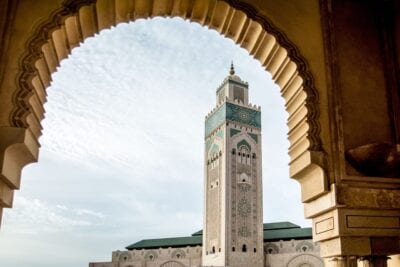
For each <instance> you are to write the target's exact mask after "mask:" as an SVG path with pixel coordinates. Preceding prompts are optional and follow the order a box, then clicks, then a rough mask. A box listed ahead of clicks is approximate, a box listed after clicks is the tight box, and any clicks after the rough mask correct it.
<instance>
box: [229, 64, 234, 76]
mask: <svg viewBox="0 0 400 267" xmlns="http://www.w3.org/2000/svg"><path fill="white" fill-rule="evenodd" d="M229 74H230V75H233V74H235V68H234V67H233V61H232V62H231V70H230V71H229Z"/></svg>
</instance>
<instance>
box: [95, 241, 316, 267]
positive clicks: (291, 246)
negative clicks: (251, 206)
mask: <svg viewBox="0 0 400 267" xmlns="http://www.w3.org/2000/svg"><path fill="white" fill-rule="evenodd" d="M263 246H264V250H263V251H264V252H262V255H263V257H264V259H265V263H264V265H263V266H265V267H322V266H324V265H323V261H322V258H321V257H320V256H319V246H318V244H316V243H313V242H312V240H311V239H303V240H289V241H283V240H281V241H272V242H266V243H264V245H263ZM201 266H208V265H203V264H202V247H201V246H194V247H193V246H187V247H182V248H173V247H169V248H159V249H139V250H131V251H114V252H113V253H112V261H111V262H96V263H90V264H89V267H201ZM214 266H216V265H214ZM228 266H229V267H230V266H232V265H228ZM247 266H248V267H251V266H253V265H247Z"/></svg>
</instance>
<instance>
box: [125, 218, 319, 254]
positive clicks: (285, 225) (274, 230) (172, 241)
mask: <svg viewBox="0 0 400 267" xmlns="http://www.w3.org/2000/svg"><path fill="white" fill-rule="evenodd" d="M202 238H203V230H200V231H197V232H195V233H193V234H192V236H186V237H172V238H159V239H144V240H141V241H139V242H136V243H134V244H132V245H129V246H127V247H126V249H128V250H132V249H152V248H168V247H186V246H201V245H202V241H203V240H202ZM311 238H312V228H311V227H307V228H301V227H300V226H298V225H296V224H294V223H291V222H276V223H264V241H277V240H291V239H311Z"/></svg>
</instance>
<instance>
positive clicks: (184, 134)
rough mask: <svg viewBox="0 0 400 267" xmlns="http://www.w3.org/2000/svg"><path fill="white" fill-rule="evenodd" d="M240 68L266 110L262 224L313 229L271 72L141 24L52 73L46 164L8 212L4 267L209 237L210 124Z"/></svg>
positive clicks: (168, 25)
mask: <svg viewBox="0 0 400 267" xmlns="http://www.w3.org/2000/svg"><path fill="white" fill-rule="evenodd" d="M231 60H233V61H234V64H235V67H236V73H237V74H238V75H239V76H240V77H241V78H242V79H243V80H246V81H248V82H249V85H250V101H251V102H252V103H254V104H257V105H261V106H262V123H263V129H262V131H263V140H262V142H263V187H264V191H263V192H264V200H263V201H264V221H265V222H273V221H291V222H294V223H297V224H300V225H302V226H309V225H310V223H309V222H308V221H307V220H305V219H303V209H302V206H301V203H300V187H299V185H298V184H297V182H296V181H294V180H291V179H290V178H289V176H288V161H289V159H288V156H287V150H288V142H287V140H286V139H287V138H286V136H287V127H286V119H287V114H286V112H285V111H284V103H283V100H282V98H281V97H280V95H279V89H278V88H277V86H276V85H275V84H274V83H273V81H272V80H271V78H270V75H269V74H268V73H267V72H265V70H264V69H263V68H262V67H261V66H260V64H259V63H258V62H257V61H255V60H254V59H253V58H252V57H251V56H249V54H248V53H247V52H246V51H245V50H243V49H241V48H240V47H238V46H237V45H235V44H234V43H233V42H232V41H231V40H229V39H226V38H224V37H222V36H221V35H219V34H218V33H217V32H215V31H210V30H208V29H207V28H204V27H201V26H200V25H198V24H194V23H189V22H187V21H183V20H182V19H161V18H156V19H151V20H139V21H136V22H134V23H130V24H120V25H118V26H117V27H115V28H112V29H111V30H105V31H102V32H101V33H100V34H99V35H96V36H95V37H94V38H89V39H87V40H86V41H85V43H84V44H82V45H81V47H79V48H76V49H74V50H73V51H72V55H71V56H70V57H69V58H68V59H67V60H64V61H62V62H61V67H60V68H59V69H58V71H57V72H56V73H55V74H54V75H53V82H52V86H51V87H50V88H49V89H48V103H47V104H46V106H45V108H46V111H47V112H46V118H45V120H44V121H43V127H44V132H43V136H42V137H41V139H40V142H41V145H42V148H41V150H40V158H39V162H38V163H36V164H32V165H29V166H27V167H26V168H25V169H24V171H23V174H22V186H21V190H20V191H17V192H16V194H15V198H14V207H13V209H6V210H5V211H4V214H3V222H2V225H1V230H0V264H1V266H7V267H54V266H59V267H71V266H76V267H80V266H87V265H88V262H90V261H109V260H110V259H111V252H112V251H113V250H117V249H119V250H122V249H123V248H124V247H125V246H127V245H129V244H131V243H133V242H136V241H138V240H140V239H143V238H157V237H171V236H185V235H190V234H191V233H193V232H195V231H197V230H199V229H201V227H202V212H203V210H202V209H203V207H202V203H203V202H202V201H203V199H202V198H203V188H202V186H203V139H204V136H203V133H204V116H205V115H206V114H207V113H208V112H209V111H210V110H211V109H212V108H213V106H214V105H215V89H216V88H217V86H218V85H219V84H220V83H221V82H222V80H223V79H224V78H225V77H226V76H227V74H228V71H229V65H230V62H231Z"/></svg>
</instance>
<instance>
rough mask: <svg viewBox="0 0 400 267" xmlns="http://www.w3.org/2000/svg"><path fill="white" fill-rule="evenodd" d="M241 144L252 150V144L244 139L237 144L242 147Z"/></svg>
mask: <svg viewBox="0 0 400 267" xmlns="http://www.w3.org/2000/svg"><path fill="white" fill-rule="evenodd" d="M241 146H246V147H247V148H248V149H249V151H251V146H250V145H249V143H247V141H246V140H244V139H243V140H242V141H240V142H239V143H238V144H237V148H240V147H241Z"/></svg>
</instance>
